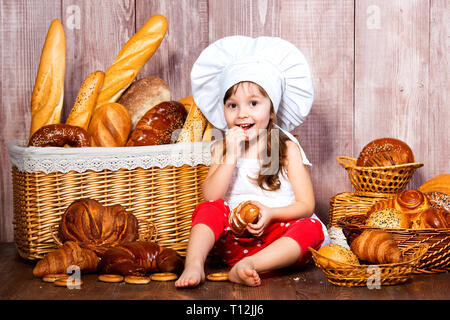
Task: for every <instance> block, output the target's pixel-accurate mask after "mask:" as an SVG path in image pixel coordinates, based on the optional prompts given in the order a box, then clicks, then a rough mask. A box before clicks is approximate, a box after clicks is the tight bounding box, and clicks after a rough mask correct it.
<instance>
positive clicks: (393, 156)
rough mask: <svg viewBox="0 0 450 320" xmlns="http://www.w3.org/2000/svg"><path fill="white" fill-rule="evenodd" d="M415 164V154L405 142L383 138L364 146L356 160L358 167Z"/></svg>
mask: <svg viewBox="0 0 450 320" xmlns="http://www.w3.org/2000/svg"><path fill="white" fill-rule="evenodd" d="M413 162H414V154H413V152H412V150H411V148H410V147H409V146H408V145H407V144H406V143H405V142H403V141H401V140H398V139H394V138H381V139H376V140H373V141H371V142H369V143H368V144H367V145H365V146H364V148H363V149H362V151H361V153H360V154H359V156H358V159H357V160H356V165H357V166H361V167H378V166H393V165H399V164H405V163H413Z"/></svg>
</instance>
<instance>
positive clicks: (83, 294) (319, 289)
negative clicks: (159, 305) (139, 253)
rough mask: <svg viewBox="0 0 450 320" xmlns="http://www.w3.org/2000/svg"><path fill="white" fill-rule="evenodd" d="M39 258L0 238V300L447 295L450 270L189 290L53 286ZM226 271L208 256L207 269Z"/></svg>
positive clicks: (271, 279) (290, 278)
mask: <svg viewBox="0 0 450 320" xmlns="http://www.w3.org/2000/svg"><path fill="white" fill-rule="evenodd" d="M34 264H35V262H32V261H28V260H24V259H22V258H21V257H19V256H18V254H17V252H16V250H15V248H14V245H13V244H12V243H0V284H1V285H0V299H1V300H56V299H57V300H311V299H312V300H353V299H358V300H448V299H449V298H450V273H448V272H447V273H439V274H430V275H422V274H421V275H413V276H412V278H411V279H410V280H409V281H408V282H406V283H404V284H399V285H395V286H381V288H380V289H368V288H367V287H353V288H346V287H339V286H335V285H333V284H331V283H329V282H328V281H327V280H326V278H325V276H324V275H323V273H322V272H321V271H320V270H319V269H318V268H317V267H315V266H314V265H313V264H310V265H308V266H306V267H304V268H302V269H296V270H283V271H279V272H274V273H271V274H266V275H263V277H262V285H261V286H260V287H256V288H254V287H246V286H243V285H237V284H233V283H230V282H210V281H207V282H205V283H204V284H203V285H201V286H199V287H196V288H193V289H192V288H191V289H177V288H175V286H174V282H173V281H172V282H156V281H152V282H150V283H149V284H147V285H130V284H126V283H120V284H110V283H103V282H99V281H98V280H97V276H96V275H95V274H86V275H82V280H83V285H82V286H81V288H80V289H68V288H64V287H55V286H54V285H53V284H49V283H44V282H42V281H41V280H40V279H38V278H34V277H33V275H32V269H33V266H34ZM216 271H225V269H224V268H223V267H221V266H220V265H218V264H215V263H213V262H212V261H209V262H208V263H207V265H206V272H207V273H209V272H216Z"/></svg>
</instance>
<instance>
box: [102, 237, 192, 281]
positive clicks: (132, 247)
mask: <svg viewBox="0 0 450 320" xmlns="http://www.w3.org/2000/svg"><path fill="white" fill-rule="evenodd" d="M183 265H184V263H183V259H182V257H181V256H180V255H179V254H178V252H176V251H175V250H173V249H171V248H164V247H161V246H159V245H158V244H156V243H154V242H150V241H132V242H127V243H124V244H121V245H118V246H116V247H114V248H111V249H109V250H107V251H106V252H105V254H104V255H103V257H102V260H101V262H100V265H99V270H100V271H101V272H102V273H115V274H121V275H124V276H126V275H134V276H143V275H145V274H147V273H150V272H171V273H176V274H179V273H181V271H182V270H183Z"/></svg>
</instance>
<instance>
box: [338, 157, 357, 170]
mask: <svg viewBox="0 0 450 320" xmlns="http://www.w3.org/2000/svg"><path fill="white" fill-rule="evenodd" d="M336 160H337V162H338V163H339V164H340V165H341V166H342V167H343V168H344V169H347V168H352V167H354V166H355V164H356V159H355V158H350V157H344V156H339V157H336Z"/></svg>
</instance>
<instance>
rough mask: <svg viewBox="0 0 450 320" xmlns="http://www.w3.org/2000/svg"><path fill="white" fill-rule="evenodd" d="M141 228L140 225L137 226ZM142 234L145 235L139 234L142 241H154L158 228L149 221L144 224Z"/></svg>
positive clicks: (156, 237)
mask: <svg viewBox="0 0 450 320" xmlns="http://www.w3.org/2000/svg"><path fill="white" fill-rule="evenodd" d="M139 228H141V226H140V227H139ZM144 230H145V231H144V234H145V236H139V240H142V241H151V242H156V241H157V239H158V228H157V227H156V225H155V224H154V223H153V222H151V221H149V222H147V223H146V224H145V227H144Z"/></svg>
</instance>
